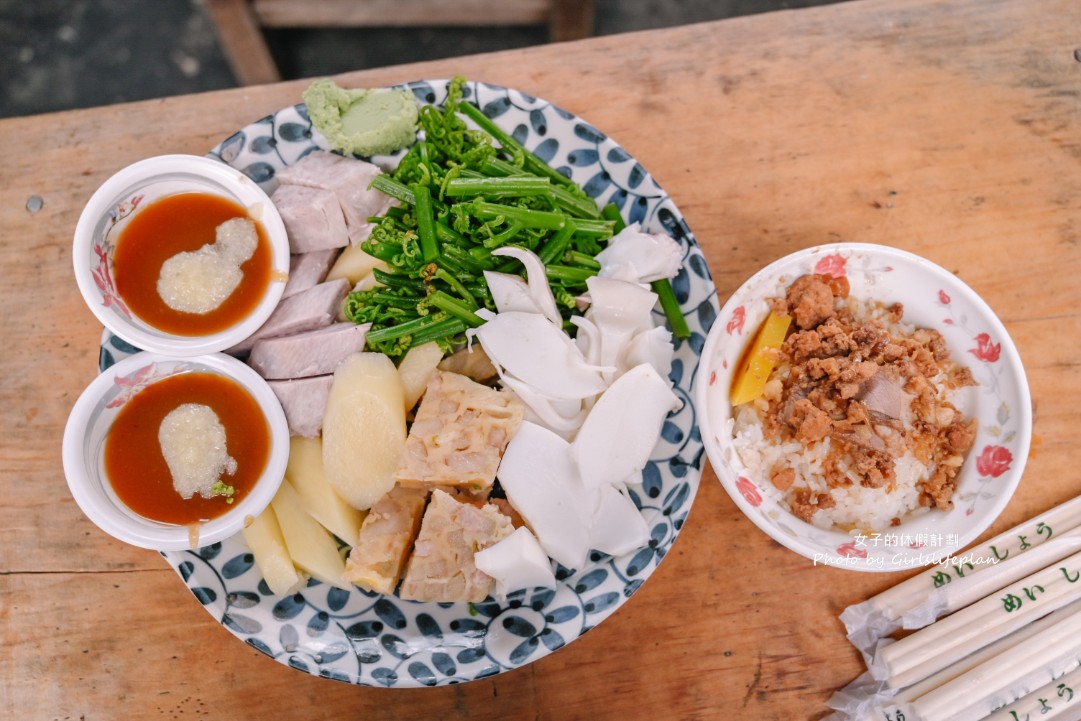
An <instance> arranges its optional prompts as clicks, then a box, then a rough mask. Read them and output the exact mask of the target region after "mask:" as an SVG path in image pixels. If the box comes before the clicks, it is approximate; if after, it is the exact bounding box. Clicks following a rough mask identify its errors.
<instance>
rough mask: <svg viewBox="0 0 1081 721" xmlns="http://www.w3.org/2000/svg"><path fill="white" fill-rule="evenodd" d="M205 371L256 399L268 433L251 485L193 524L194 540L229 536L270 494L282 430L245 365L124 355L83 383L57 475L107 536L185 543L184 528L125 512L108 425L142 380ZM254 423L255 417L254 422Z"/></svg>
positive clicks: (284, 438) (285, 442) (282, 461)
mask: <svg viewBox="0 0 1081 721" xmlns="http://www.w3.org/2000/svg"><path fill="white" fill-rule="evenodd" d="M188 372H206V373H216V374H219V375H222V376H226V377H228V378H231V379H232V380H234V381H236V382H237V383H239V384H240V385H241V386H243V387H244V388H245V389H246V390H247V391H248V392H249V393H250V394H251V395H252V397H253V398H254V399H255V401H256V402H257V403H258V405H259V408H260V409H261V410H262V413H263V416H264V418H265V419H266V422H267V426H268V429H269V433H270V449H269V454H270V455H269V458H268V459H267V465H266V468H265V469H264V470H263V474H262V475H261V476H260V478H259V480H258V481H257V482H256V484H255V487H254V488H253V489H252V490H251V491H250V492H249V493H248V494H247V495H246V496H245V497H244V498H243V499H242V500H240V501H239V502H238V503H236V504H235V506H234V507H232V508H230V510H229V511H227V512H226V513H225V514H223V515H221V516H219V517H217V518H215V519H212V520H210V521H208V522H206V523H204V524H202V525H201V526H200V527H199V533H198V545H199V546H207V545H210V544H212V543H217V542H218V541H222V540H224V539H226V538H229V537H230V536H232V535H234V534H236V533H237V532H239V531H240V530H241V529H243V528H244V526H245V521H246V519H249V518H254V517H255V516H258V515H259V514H260V513H261V512H262V511H263V509H265V508H266V506H267V504H269V503H270V500H271V499H272V498H273V497H274V494H275V493H277V491H278V487H279V486H280V485H281V482H282V478H283V477H284V476H285V466H286V462H287V461H288V459H289V427H288V425H287V424H286V421H285V413H284V412H283V411H282V408H281V404H280V403H279V402H278V399H277V398H276V397H275V395H274V392H273V391H272V390H271V389H270V387H269V386H268V385H267V384H266V381H264V380H263V379H262V378H260V377H259V375H258V374H257V373H256V372H255V371H253V370H252V369H251V368H249V367H248V366H246V365H245V364H244V363H241V362H240V361H238V360H237V359H235V358H232V357H231V356H227V355H224V354H222V353H215V354H211V355H205V356H198V357H192V358H175V357H169V356H163V355H160V354H157V353H150V352H143V353H136V354H135V355H133V356H131V357H129V358H125V359H124V360H122V361H120V362H119V363H117V364H115V365H113V366H112V367H110V368H109V369H108V370H106V371H105V372H103V373H102V374H101V375H99V376H98V377H97V378H95V379H94V380H93V382H91V383H90V385H89V386H87V388H86V390H85V391H83V393H82V395H81V396H79V399H78V400H77V401H76V402H75V406H74V407H73V408H72V411H71V414H70V415H69V416H68V422H67V426H66V427H65V429H64V442H63V460H64V475H65V476H66V477H67V481H68V488H69V489H71V494H72V496H74V498H75V502H76V503H78V505H79V507H80V508H81V509H82V511H83V513H85V514H86V515H87V517H88V518H89V519H90V520H91V521H93V522H94V524H95V525H97V526H98V527H99V528H101V529H102V530H103V531H105V532H106V533H108V534H109V535H111V536H113V537H115V538H117V539H119V540H121V541H124V542H125V543H130V544H132V545H133V546H139V547H140V548H149V549H153V550H156V551H177V550H185V549H190V548H191V538H190V535H189V530H188V527H187V526H179V525H175V524H170V523H161V522H159V521H153V520H150V519H148V518H145V517H143V516H140V515H138V514H137V513H135V512H133V511H132V510H131V509H129V508H128V507H127V506H126V505H125V504H124V503H123V502H122V501H120V499H119V498H118V497H117V495H116V493H115V492H114V491H113V488H112V486H111V485H110V483H109V481H108V478H107V477H106V473H105V461H104V455H105V454H104V449H105V439H106V437H107V436H108V434H109V429H110V428H111V426H112V423H113V421H114V420H115V419H116V417H117V415H118V414H119V412H120V409H121V407H122V406H123V405H124V403H125V402H126V401H127V400H128V399H129V398H130V397H132V396H133V395H135V394H136V393H138V392H139V391H140V390H141V389H142V388H145V387H146V386H147V385H150V384H152V383H155V382H157V381H160V380H161V379H163V378H166V377H169V376H172V375H175V374H177V373H188ZM254 420H257V419H253V421H254Z"/></svg>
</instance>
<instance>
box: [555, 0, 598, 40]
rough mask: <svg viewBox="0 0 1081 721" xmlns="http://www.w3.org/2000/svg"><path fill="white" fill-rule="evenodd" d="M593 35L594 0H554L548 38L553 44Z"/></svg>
mask: <svg viewBox="0 0 1081 721" xmlns="http://www.w3.org/2000/svg"><path fill="white" fill-rule="evenodd" d="M591 35H593V0H552V10H551V15H550V16H549V20H548V37H549V39H550V40H551V41H552V42H561V41H563V40H580V39H582V38H588V37H590V36H591Z"/></svg>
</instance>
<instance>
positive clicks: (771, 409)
mask: <svg viewBox="0 0 1081 721" xmlns="http://www.w3.org/2000/svg"><path fill="white" fill-rule="evenodd" d="M770 302H771V306H772V309H773V311H774V312H777V313H787V314H788V315H790V316H791V317H792V328H793V330H792V332H791V333H790V334H789V335H788V337H787V338H786V340H785V342H784V344H783V345H782V347H781V348H780V350H779V353H778V358H777V362H776V365H775V367H774V370H773V372H772V374H771V375H770V378H769V381H768V382H767V383H766V386H765V390H764V392H763V394H762V396H761V397H759V398H758V399H756V400H755V401H753V402H751V403H746V404H743V405H741V406H738V407H737V408H736V413H735V419H734V424H733V437H734V441H735V443H734V445H735V448H736V451H737V453H738V454H739V456H740V458H741V460H742V461H743V463H744V464H745V465H746V466H747V469H748V470H749V471H750V472H751V473H753V474H755V475H756V476H758V477H759V478H763V479H765V478H768V479H769V480H770V482H771V483H772V484H773V485H774V486H775V487H776V488H777V489H778V490H779V491H781V492H782V494H783V503H784V504H785V505H787V506H788V508H789V510H790V511H791V512H792V513H793V514H795V515H796V516H797V517H799V518H801V519H802V520H804V521H807V522H810V523H813V524H814V525H816V526H819V527H822V528H831V527H835V528H839V529H842V530H862V531H875V530H883V529H885V528H888V527H890V526H896V525H898V524H899V523H900V522H901V519H902V518H903V517H904V516H905V515H907V514H908V513H911V512H912V511H914V510H917V509H920V508H936V509H941V510H948V509H949V508H951V507H952V501H951V498H952V496H953V493H954V488H955V482H956V478H957V474H958V472H959V471H960V469H961V465H962V463H963V461H964V457H965V454H966V453H967V452H968V450H969V449H970V448H971V447H972V444H973V442H974V440H975V435H976V422H975V420H969V419H966V418H965V417H964V414H963V413H962V412H961V411H960V410H959V409H958V408H957V407H955V406H954V404H953V403H952V402H951V400H950V399H951V395H952V393H953V392H954V391H956V390H957V389H959V388H962V387H965V386H971V385H975V381H974V380H973V378H972V375H971V373H970V372H969V371H968V369H967V368H965V367H964V366H961V365H959V364H957V363H955V362H953V361H952V360H951V359H950V355H949V350H948V349H947V347H946V343H945V340H944V339H943V338H942V335H941V334H939V333H938V332H937V331H935V330H930V329H926V328H912V327H910V326H907V325H905V324H904V323H902V314H903V308H902V306H901V304H899V303H897V304H894V305H890V306H888V307H887V306H884V305H883V304H881V303H877V302H875V301H861V300H858V299H855V298H851V297H849V287H848V281H847V279H846V278H832V277H830V276H820V275H805V276H801V277H800V278H797V279H796V280H795V281H794V282H793V283H792V284H791V285H790V286H789V287H788V290H787V292H786V295H785V297H784V298H775V299H772V300H771V301H770Z"/></svg>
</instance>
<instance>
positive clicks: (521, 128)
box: [100, 80, 717, 687]
mask: <svg viewBox="0 0 1081 721" xmlns="http://www.w3.org/2000/svg"><path fill="white" fill-rule="evenodd" d="M401 87H405V88H408V89H409V90H411V91H412V92H413V93H414V94H415V95H416V97H417V99H418V100H419V101H420V102H422V103H429V104H436V105H438V104H441V103H442V102H443V100H444V99H445V97H446V90H447V82H446V81H443V80H438V81H436V80H432V81H419V82H413V83H409V84H407V85H404V86H401ZM464 95H465V98H466V99H468V100H470V101H472V102H474V103H475V104H477V105H478V106H479V107H480V108H482V109H483V110H484V112H485V114H487V115H488V116H489V117H491V118H492V119H493V120H494V121H495V122H496V123H497V124H498V125H499V126H500V127H501V128H503V129H504V130H506V131H507V132H510V133H512V134H513V136H514V137H515V138H516V139H517V140H518V141H520V142H521V143H522V144H523V145H525V146H526V147H527V148H529V149H530V150H532V151H533V152H534V153H536V154H537V155H538V156H539V157H540V158H541V159H543V160H544V161H545V162H547V163H549V164H550V165H552V166H554V167H556V168H558V169H559V171H560V172H561V173H563V174H565V175H569V176H570V177H572V178H573V179H574V180H575V181H577V182H578V183H580V184H581V185H582V186H583V187H584V188H585V189H586V191H587V192H588V193H589V195H591V196H592V197H594V198H596V200H597V202H598V203H599V204H601V205H604V204H606V203H615V204H616V205H618V206H619V207H620V208H621V209H622V213H623V217H624V218H625V219H626V220H627V221H628V222H633V221H639V222H641V224H642V226H643V228H645V229H646V230H648V231H664V232H667V233H669V234H670V235H672V236H673V237H675V238H676V239H677V240H678V241H679V242H680V244H681V245H682V246H683V249H684V254H685V255H684V263H683V268H682V270H681V271H680V273H679V276H678V277H677V278H676V279H675V280H674V282H673V286H674V288H675V291H676V296H677V298H678V299H679V302H680V307H681V308H682V310H683V313H684V315H685V316H686V318H687V321H688V324H689V326H690V328H691V331H692V336H691V338H690V339H689V340H687V341H683V342H678V345H677V348H676V356H675V360H674V362H673V365H672V373H671V378H672V380H673V382H674V383H675V391H676V393H677V394H678V395H679V396H680V398H682V400H683V403H684V405H683V408H682V410H680V411H679V412H677V413H675V414H673V415H672V416H670V417H669V418H668V420H667V422H666V423H665V425H664V430H663V432H662V438H661V440H660V441H659V443H658V444H657V447H656V448H655V449H654V451H653V454H652V459H651V460H650V462H649V464H648V465H647V466H646V468H645V469H644V470H643V472H642V477H641V479H640V480H639V482H638V483H637V484H634V485H632V486H631V490H632V496H633V498H634V500H635V502H636V503H637V504H638V505H639V507H640V508H641V510H642V514H643V516H644V517H645V519H646V521H647V523H648V525H649V527H650V529H651V534H650V535H651V538H650V541H649V543H648V544H647V545H646V546H644V547H642V548H639V549H637V550H635V551H633V552H631V553H628V554H626V555H624V556H620V557H618V558H613V557H611V556H608V555H604V554H600V553H596V552H594V553H593V554H592V555H591V556H590V558H589V561H588V564H587V565H586V566H585V567H584V568H580V569H576V570H568V569H564V568H562V567H559V568H558V569H557V578H558V579H559V583H558V588H557V589H556V590H555V591H547V590H543V591H540V592H534V593H526V592H518V593H516V594H513V595H512V596H511V597H510V598H509V599H508V600H507V601H506V602H505V603H502V604H501V603H498V602H496V601H494V600H492V599H488V600H486V601H485V602H483V603H479V604H473V605H470V604H464V603H458V604H447V603H440V604H437V603H416V602H411V601H403V600H401V599H400V598H398V597H397V596H381V595H378V594H372V593H367V592H365V591H362V590H360V589H356V588H355V589H353V590H351V591H343V590H340V589H337V588H333V587H330V586H327V585H326V584H321V583H319V582H318V581H315V580H312V581H311V582H310V583H309V584H308V587H307V588H305V589H304V590H303V591H301V592H299V593H296V594H294V595H292V596H286V597H278V596H275V595H274V594H272V593H271V592H270V589H269V588H267V586H266V583H265V582H264V581H263V579H262V577H261V576H260V574H259V570H258V568H257V567H256V566H255V564H254V560H253V558H252V554H251V552H250V551H249V549H248V548H247V547H246V546H245V544H244V541H243V539H242V538H241V537H235V538H232V539H228V540H226V541H224V542H222V543H217V544H214V545H212V546H208V547H205V548H201V549H199V550H198V551H195V552H190V551H184V552H166V553H162V556H164V557H165V559H166V560H167V561H168V562H169V564H170V565H172V566H173V568H174V569H176V571H177V573H178V574H180V578H181V579H182V580H183V582H184V583H185V584H186V585H187V586H188V588H189V589H191V592H192V593H193V594H194V595H195V597H196V598H197V599H198V600H199V602H200V603H202V604H203V607H204V608H206V610H207V611H208V612H209V613H210V614H211V615H213V616H214V618H215V619H217V620H218V621H219V622H220V623H221V624H222V625H224V626H225V627H226V628H228V629H229V630H230V631H231V632H232V633H233V634H235V635H236V636H237V637H238V638H240V639H241V640H243V641H244V642H245V643H247V644H249V645H251V646H253V647H254V648H257V649H259V650H260V651H262V652H263V653H265V654H266V655H268V656H270V657H271V658H273V659H275V660H277V661H279V662H280V663H283V664H287V665H289V666H292V667H293V668H296V669H298V670H300V671H304V672H307V673H310V674H312V675H316V676H322V677H326V678H332V679H336V680H339V681H345V682H347V683H353V684H360V685H366V686H392V687H419V686H438V685H443V684H452V683H461V682H463V681H471V680H474V679H478V678H484V677H486V676H492V675H494V674H498V673H502V672H504V671H509V670H511V669H514V668H517V667H519V666H523V665H525V664H527V663H530V662H531V661H535V660H536V659H538V658H541V657H543V656H545V655H547V654H549V653H551V652H552V651H555V650H556V649H558V648H560V647H562V646H565V645H566V644H568V643H570V642H571V641H573V640H574V639H576V638H578V637H579V636H581V635H582V634H583V633H585V632H586V631H588V630H589V629H591V628H593V627H594V626H596V625H597V624H598V623H600V622H601V621H603V620H604V619H606V618H608V617H609V616H610V615H612V613H613V612H615V611H616V609H618V608H619V607H620V606H622V605H623V604H624V603H625V602H626V601H627V599H628V598H630V596H631V595H632V594H633V593H634V592H635V591H637V590H638V588H639V587H640V586H641V585H642V584H643V583H644V582H645V580H646V579H647V578H648V577H649V575H650V574H651V573H652V572H653V570H654V569H655V568H656V567H657V564H659V563H660V561H661V559H663V558H664V556H665V554H666V553H667V552H668V550H669V549H670V548H671V546H672V543H673V542H674V541H675V539H676V536H677V535H678V534H679V531H680V528H681V527H682V526H683V523H684V521H685V520H686V518H687V514H688V512H689V511H690V508H691V502H692V501H693V500H694V496H695V492H696V491H697V490H698V483H699V479H700V477H701V473H702V461H703V451H702V440H701V436H700V434H699V430H698V424H697V420H696V410H695V408H694V403H693V399H694V392H693V389H692V388H691V384H692V382H693V379H694V377H695V371H696V370H697V368H698V363H699V355H700V353H701V350H702V345H703V343H704V341H705V337H706V333H707V331H708V330H709V327H710V325H711V324H712V323H713V320H714V318H715V317H716V315H717V298H716V289H715V288H714V286H713V282H712V280H711V279H710V275H709V269H708V268H707V266H706V262H705V260H704V258H703V257H702V253H701V250H700V249H699V248H698V245H697V243H696V242H695V240H694V236H693V235H691V231H690V229H689V228H688V227H687V225H686V223H685V222H684V221H683V217H682V215H681V214H680V212H679V210H678V209H677V208H676V206H675V204H674V203H673V202H672V201H671V199H670V198H669V197H668V195H667V194H666V193H665V192H664V191H663V190H662V189H661V188H660V186H659V185H657V183H656V182H655V181H654V180H653V177H652V176H651V175H650V174H649V173H648V172H647V171H646V170H645V169H644V168H643V167H642V166H641V165H639V164H638V162H636V161H635V159H634V158H633V157H631V155H630V154H629V153H628V152H627V151H626V150H624V149H623V148H622V147H620V146H619V145H618V144H616V143H615V142H614V141H613V140H612V139H610V138H609V137H607V136H606V135H605V134H604V133H602V132H601V131H599V130H597V129H596V128H594V127H593V126H592V125H590V124H589V123H587V122H585V121H584V120H582V119H581V118H578V117H576V116H574V115H572V114H571V113H568V112H567V111H565V110H562V109H561V108H558V107H556V106H555V105H552V104H551V103H548V102H546V101H544V100H541V99H539V98H534V97H531V96H529V95H526V94H525V93H521V92H518V91H516V90H508V89H506V88H501V87H496V86H492V85H484V84H482V83H469V84H468V86H467V87H466V88H465V93H464ZM317 147H326V143H325V140H324V139H323V137H322V136H321V134H320V133H319V132H318V131H315V130H313V129H312V124H311V121H310V120H309V119H308V115H307V111H306V108H305V107H304V106H303V105H296V106H293V107H288V108H284V109H282V110H280V111H278V112H276V113H274V114H273V115H269V116H267V117H265V118H263V119H261V120H258V121H256V122H255V123H252V124H251V125H249V126H248V127H246V128H244V129H242V130H240V131H238V132H237V133H234V134H233V135H232V136H230V137H229V138H227V139H226V140H225V141H224V142H222V143H221V144H220V145H219V146H218V147H217V148H215V149H214V150H213V151H211V152H210V153H209V155H210V156H211V157H216V158H219V159H221V160H223V161H224V162H226V163H229V164H230V165H231V166H233V167H235V168H237V169H239V170H242V171H243V172H244V173H246V174H247V175H248V176H249V177H251V178H252V179H254V180H255V181H257V182H258V183H259V184H260V185H261V186H262V187H263V188H264V189H265V190H267V191H268V192H269V191H271V190H273V188H274V186H275V179H274V174H275V172H276V171H277V170H278V169H280V168H282V167H284V166H286V165H289V164H290V163H293V162H296V161H297V160H298V159H299V158H301V157H302V156H304V155H305V154H306V153H308V152H310V151H311V150H312V149H314V148H317ZM373 161H374V162H376V163H378V164H380V165H384V166H392V165H393V164H394V163H395V158H393V157H383V158H373ZM658 318H659V322H663V315H662V314H659V313H658ZM137 351H138V349H137V348H133V347H132V346H130V345H128V344H126V343H125V342H124V341H122V340H121V339H119V338H117V337H115V336H112V335H110V334H109V333H106V334H105V336H104V338H103V340H102V346H101V354H100V366H101V368H102V369H104V368H107V367H108V366H109V365H111V364H112V363H114V362H116V361H117V360H119V359H121V358H123V357H126V356H128V355H130V354H132V353H135V352H137Z"/></svg>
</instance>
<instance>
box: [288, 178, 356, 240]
mask: <svg viewBox="0 0 1081 721" xmlns="http://www.w3.org/2000/svg"><path fill="white" fill-rule="evenodd" d="M270 199H271V201H272V202H273V203H274V206H275V207H276V208H277V209H278V214H279V215H280V216H281V218H282V222H283V223H284V224H285V232H286V234H287V235H288V236H289V251H290V252H291V253H308V252H310V251H313V250H327V249H328V248H344V247H345V246H347V245H349V232H348V230H347V229H346V223H345V215H344V214H343V213H342V208H341V205H340V203H339V202H338V196H337V195H336V194H335V193H334V192H333V191H330V190H326V189H321V188H310V187H306V186H302V185H279V186H278V188H277V190H275V191H274V193H273V195H271V196H270Z"/></svg>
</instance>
